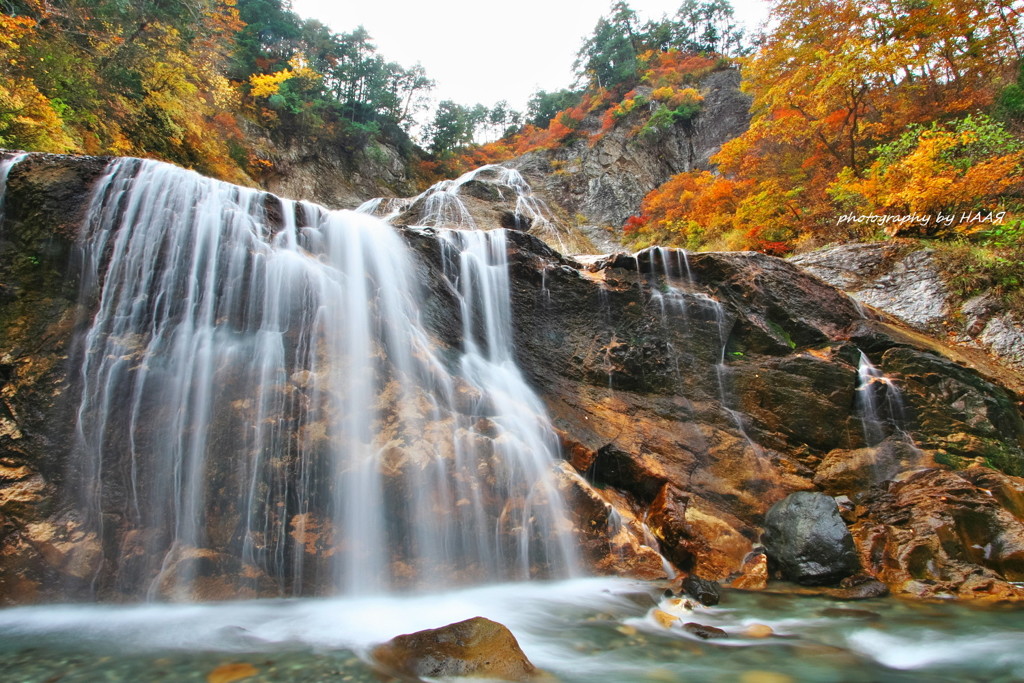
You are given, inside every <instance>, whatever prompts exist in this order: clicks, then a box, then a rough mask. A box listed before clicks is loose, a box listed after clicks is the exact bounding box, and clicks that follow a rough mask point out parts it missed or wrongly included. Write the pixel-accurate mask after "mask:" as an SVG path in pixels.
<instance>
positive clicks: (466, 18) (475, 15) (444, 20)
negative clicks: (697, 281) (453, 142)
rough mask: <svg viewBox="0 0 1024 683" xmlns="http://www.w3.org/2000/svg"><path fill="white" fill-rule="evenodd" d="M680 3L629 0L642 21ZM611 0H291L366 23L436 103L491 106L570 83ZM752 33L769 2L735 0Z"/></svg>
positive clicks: (516, 102)
mask: <svg viewBox="0 0 1024 683" xmlns="http://www.w3.org/2000/svg"><path fill="white" fill-rule="evenodd" d="M681 2H682V0H629V5H630V6H631V7H632V8H633V9H634V10H636V12H637V14H638V15H639V17H640V19H641V21H645V20H647V19H654V18H660V17H661V16H662V14H674V13H675V10H676V9H678V7H679V5H680V4H681ZM611 5H612V0H512V1H511V2H502V3H497V2H491V1H489V0H442V1H441V2H427V1H425V0H333V1H332V0H293V2H292V9H294V10H295V12H296V13H297V14H298V15H299V16H301V17H304V18H312V19H319V20H320V21H322V22H324V23H325V24H327V25H328V26H330V27H331V28H332V29H333V30H335V31H338V32H343V31H351V30H352V29H354V28H355V27H357V26H359V25H360V24H361V25H363V26H364V27H365V28H366V30H367V31H369V33H370V36H371V37H372V38H373V42H374V43H375V44H376V45H377V49H378V51H379V52H380V54H381V55H383V56H384V57H385V58H386V59H388V60H389V61H393V62H398V63H399V64H401V65H403V66H407V67H408V66H412V65H413V64H415V63H416V62H419V63H421V64H422V65H423V68H424V69H426V71H427V75H428V76H429V77H430V78H432V79H434V80H435V81H436V83H437V86H436V88H435V89H434V93H433V97H434V99H435V101H440V100H446V99H450V100H455V101H456V102H458V103H460V104H464V105H472V104H476V103H478V102H479V103H482V104H485V105H487V106H488V107H490V106H493V105H494V103H495V102H497V101H499V100H508V102H509V104H510V105H511V106H512V108H513V109H518V110H519V111H525V109H526V102H527V100H528V99H529V97H530V95H531V94H532V93H533V92H534V91H536V90H538V89H543V90H557V89H558V88H564V87H568V86H569V85H570V84H571V83H572V79H573V74H572V63H573V60H574V59H575V57H576V51H577V50H578V49H579V47H580V44H581V43H582V41H583V39H584V38H585V37H586V36H589V35H590V32H591V31H592V30H593V28H594V25H595V24H596V23H597V20H598V19H599V18H600V17H601V16H602V15H604V14H607V12H608V10H609V8H610V7H611ZM732 5H733V7H734V8H735V10H736V16H737V18H738V19H740V20H741V21H742V22H743V23H744V24H745V25H746V26H747V27H748V32H749V31H750V30H751V29H753V28H756V27H757V26H758V25H759V24H760V23H761V22H762V21H763V20H764V19H765V18H766V17H767V14H768V2H767V0H732Z"/></svg>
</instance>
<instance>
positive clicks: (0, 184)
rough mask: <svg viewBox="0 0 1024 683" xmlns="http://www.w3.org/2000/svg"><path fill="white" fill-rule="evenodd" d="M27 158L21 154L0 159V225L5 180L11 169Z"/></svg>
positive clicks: (5, 192) (2, 215)
mask: <svg viewBox="0 0 1024 683" xmlns="http://www.w3.org/2000/svg"><path fill="white" fill-rule="evenodd" d="M27 156H28V154H25V153H24V152H22V153H20V154H12V155H10V156H6V157H4V158H3V159H0V223H3V220H4V198H5V197H6V196H7V178H8V176H10V174H11V169H13V168H14V167H15V165H17V164H18V162H20V161H22V160H23V159H24V158H25V157H27Z"/></svg>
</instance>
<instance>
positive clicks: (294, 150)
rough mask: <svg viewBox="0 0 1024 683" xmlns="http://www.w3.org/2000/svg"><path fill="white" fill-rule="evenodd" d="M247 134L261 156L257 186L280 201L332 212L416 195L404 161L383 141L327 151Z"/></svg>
mask: <svg viewBox="0 0 1024 683" xmlns="http://www.w3.org/2000/svg"><path fill="white" fill-rule="evenodd" d="M249 133H250V137H251V139H252V141H253V142H254V143H255V144H256V147H257V149H261V150H262V151H261V152H260V153H259V157H260V159H261V160H262V161H261V162H258V163H257V165H256V167H257V168H256V173H255V179H256V181H257V182H258V183H259V186H260V187H261V188H263V189H265V190H267V191H268V192H273V193H274V194H277V195H280V196H282V197H289V198H292V199H304V200H307V201H311V202H316V203H318V204H321V205H323V206H326V207H328V208H331V209H354V208H356V207H358V206H359V205H360V204H362V203H363V202H364V201H366V200H367V199H368V198H370V197H407V196H409V195H411V194H414V193H415V192H416V186H417V182H416V181H415V180H414V179H413V178H412V177H411V175H410V172H409V168H410V163H409V158H408V155H403V154H402V152H401V151H400V150H399V149H397V148H396V147H395V146H393V145H391V144H389V143H387V142H385V141H382V140H375V139H372V138H368V139H367V140H365V141H355V140H353V141H351V143H350V144H351V146H350V147H349V148H346V149H331V148H330V147H329V146H326V147H325V146H323V145H316V146H314V145H310V144H308V143H306V142H304V141H301V140H297V139H294V138H289V139H288V140H286V141H271V140H269V139H266V138H265V137H264V135H265V134H264V133H263V132H262V131H260V130H259V129H255V128H254V129H253V130H251V131H250V132H249ZM260 142H262V143H263V144H259V143H260Z"/></svg>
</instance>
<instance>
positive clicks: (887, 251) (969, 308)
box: [791, 240, 1024, 371]
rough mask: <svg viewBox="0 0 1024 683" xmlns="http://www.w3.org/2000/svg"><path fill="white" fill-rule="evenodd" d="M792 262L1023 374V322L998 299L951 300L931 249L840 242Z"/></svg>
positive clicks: (901, 244) (902, 244) (913, 244)
mask: <svg viewBox="0 0 1024 683" xmlns="http://www.w3.org/2000/svg"><path fill="white" fill-rule="evenodd" d="M791 260H792V262H793V263H796V264H798V265H799V266H801V267H802V268H805V269H807V270H808V271H810V272H811V273H814V274H815V275H817V276H818V277H820V278H821V279H822V280H824V281H825V282H827V283H829V284H830V285H833V286H835V287H838V288H840V289H842V290H843V291H845V292H848V293H849V294H850V295H851V296H852V297H853V298H855V299H857V300H858V301H860V302H862V303H865V304H867V305H869V306H873V307H875V308H877V309H879V310H881V311H884V312H885V313H888V314H890V315H892V316H895V317H896V318H898V319H900V320H901V321H903V322H904V323H906V324H908V325H910V326H912V327H914V328H915V329H918V330H922V331H925V332H930V333H932V334H936V335H942V336H948V337H950V338H951V339H953V340H954V341H956V342H958V343H960V344H964V345H966V346H969V347H973V348H980V349H984V350H986V351H988V352H989V353H991V354H993V355H994V356H995V357H996V358H998V359H1000V360H1001V361H1002V362H1004V363H1006V364H1007V365H1009V366H1010V367H1012V368H1015V369H1016V370H1018V371H1021V370H1024V320H1021V319H1020V317H1019V316H1018V315H1015V314H1014V313H1013V312H1011V311H1009V310H1007V307H1006V306H1005V305H1004V304H1003V303H1002V302H1001V301H1000V299H999V297H998V296H996V295H995V294H994V293H992V292H983V293H981V294H979V295H977V296H974V297H972V298H970V299H967V300H966V301H964V300H960V299H959V298H958V297H956V296H953V294H952V287H951V285H950V282H949V279H950V278H949V276H948V275H947V274H946V273H944V272H943V269H942V268H941V266H940V264H939V263H938V261H937V260H936V256H935V253H934V251H933V250H932V249H929V248H927V247H924V246H922V245H921V244H919V243H916V242H913V241H911V240H890V241H887V242H875V243H867V244H845V245H839V246H832V247H826V248H824V249H821V250H819V251H814V252H809V253H806V254H800V255H798V256H794V257H793V258H792V259H791Z"/></svg>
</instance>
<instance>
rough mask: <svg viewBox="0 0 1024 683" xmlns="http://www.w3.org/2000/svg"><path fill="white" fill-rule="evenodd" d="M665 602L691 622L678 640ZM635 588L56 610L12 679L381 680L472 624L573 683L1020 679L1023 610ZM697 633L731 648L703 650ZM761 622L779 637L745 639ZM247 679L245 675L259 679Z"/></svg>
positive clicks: (27, 638) (13, 648) (603, 585)
mask: <svg viewBox="0 0 1024 683" xmlns="http://www.w3.org/2000/svg"><path fill="white" fill-rule="evenodd" d="M656 605H660V607H661V608H662V609H664V610H665V611H667V612H669V613H676V614H678V615H679V616H680V617H681V619H680V620H679V621H677V622H675V623H674V624H673V626H672V627H670V628H668V629H666V628H665V627H663V626H661V625H659V624H658V622H657V621H656V620H655V619H654V618H653V617H652V611H653V609H654V608H655V607H656ZM681 610H682V608H680V607H679V606H678V605H673V604H672V603H671V602H670V601H668V600H667V599H665V598H663V597H662V596H661V595H660V589H659V588H658V587H656V586H653V585H650V584H643V583H638V582H632V581H626V580H621V579H580V580H573V581H564V582H557V583H528V584H522V583H520V584H503V585H496V586H487V587H480V588H473V589H467V590H461V591H455V592H449V593H443V594H430V595H405V596H394V595H391V596H381V597H367V598H336V599H335V598H323V599H302V600H266V601H247V602H229V603H216V604H140V605H129V606H111V605H52V606H43V607H23V608H12V609H7V610H3V611H0V672H2V674H0V679H2V680H4V681H23V682H25V683H30V682H31V683H35V682H39V683H41V682H43V681H53V682H56V681H61V682H62V683H64V682H72V681H74V682H85V681H88V682H90V683H91V682H94V681H205V682H207V683H228V682H229V681H235V680H246V681H288V682H304V681H367V682H370V681H374V682H376V681H379V680H380V679H379V678H378V677H377V676H376V675H375V673H374V672H373V669H372V668H371V666H370V664H369V662H368V652H369V650H370V648H371V647H372V646H373V645H375V644H377V643H380V642H383V641H386V640H388V639H389V638H391V637H393V636H395V635H398V634H400V633H409V632H413V631H417V630H421V629H426V628H435V627H438V626H442V625H445V624H448V623H452V622H455V621H460V620H462V619H467V618H470V617H474V616H484V617H487V618H489V619H493V620H495V621H499V622H501V623H503V624H505V625H507V626H508V627H509V628H510V629H511V630H512V632H513V633H514V634H515V635H516V637H517V638H518V640H519V642H520V645H521V646H522V648H523V650H524V651H525V652H526V654H527V656H528V657H529V658H530V659H531V660H532V661H533V662H534V664H536V665H537V666H538V667H540V668H542V669H544V670H545V671H547V672H549V673H550V674H551V675H552V680H556V681H566V682H572V683H584V682H586V683H598V682H605V681H607V682H613V681H614V682H617V683H618V682H621V683H633V682H640V681H652V682H671V681H687V682H694V681H715V682H719V681H720V682H723V683H724V682H726V681H740V682H742V683H785V682H786V681H829V682H838V681H850V682H860V681H864V682H874V681H950V682H953V681H957V682H959V681H1007V682H1009V681H1020V680H1022V679H1024V609H1021V608H998V607H989V608H981V607H977V606H967V605H961V604H954V603H913V602H906V601H900V600H896V599H892V598H887V599H879V600H869V601H864V602H856V603H840V602H834V601H831V600H828V599H824V598H814V597H796V596H782V595H768V594H755V593H740V592H725V593H724V595H723V600H722V603H721V604H720V605H718V606H716V607H708V608H705V607H700V606H697V607H696V608H694V611H693V612H691V613H685V612H683V611H681ZM685 622H696V623H699V624H702V625H708V626H716V627H718V628H721V629H723V630H724V631H725V632H726V633H727V634H728V637H726V638H722V639H714V640H701V639H700V638H698V637H696V636H694V635H691V634H689V633H687V632H686V631H684V630H683V629H682V628H681V624H682V623H685ZM754 624H763V625H767V626H770V627H771V629H772V631H773V635H771V636H769V637H763V638H756V637H753V636H750V635H747V633H748V631H750V627H751V626H752V625H754ZM245 676H247V677H245Z"/></svg>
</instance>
